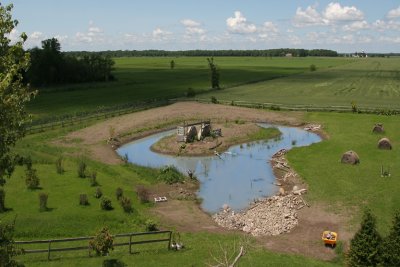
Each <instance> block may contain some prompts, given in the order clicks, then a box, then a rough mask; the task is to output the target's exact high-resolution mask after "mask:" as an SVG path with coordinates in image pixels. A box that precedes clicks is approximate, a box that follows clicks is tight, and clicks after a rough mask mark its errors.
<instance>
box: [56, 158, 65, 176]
mask: <svg viewBox="0 0 400 267" xmlns="http://www.w3.org/2000/svg"><path fill="white" fill-rule="evenodd" d="M56 171H57V173H58V174H63V173H64V171H65V170H64V166H63V158H62V157H61V156H60V157H58V159H57V160H56Z"/></svg>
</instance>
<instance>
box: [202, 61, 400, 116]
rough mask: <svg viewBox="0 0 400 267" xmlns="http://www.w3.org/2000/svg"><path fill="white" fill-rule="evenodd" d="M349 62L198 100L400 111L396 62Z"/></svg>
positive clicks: (399, 71) (399, 67) (398, 64)
mask: <svg viewBox="0 0 400 267" xmlns="http://www.w3.org/2000/svg"><path fill="white" fill-rule="evenodd" d="M310 60H311V59H310ZM342 60H344V59H342ZM348 62H351V64H341V65H336V66H335V65H333V66H332V67H330V68H324V67H323V66H320V64H321V63H322V62H316V63H314V64H315V65H317V71H313V72H311V71H307V72H304V73H301V74H298V75H290V76H287V77H283V78H279V79H274V80H270V81H264V82H258V83H254V84H246V85H242V86H238V87H234V88H228V89H225V90H216V91H213V92H208V93H206V94H204V95H201V96H198V97H199V98H210V97H211V96H214V97H216V98H217V99H218V100H228V101H231V100H242V101H250V102H258V103H262V102H266V103H281V104H292V105H293V104H308V105H316V106H335V105H342V106H351V102H352V101H355V102H356V103H357V105H358V106H362V107H379V108H385V109H391V108H397V109H399V108H400V104H399V103H400V82H399V81H400V59H399V58H389V59H387V58H368V59H357V60H354V59H353V60H351V59H348ZM221 72H222V70H221ZM222 73H223V72H222Z"/></svg>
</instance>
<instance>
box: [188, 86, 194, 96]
mask: <svg viewBox="0 0 400 267" xmlns="http://www.w3.org/2000/svg"><path fill="white" fill-rule="evenodd" d="M186 96H187V97H195V96H196V91H195V90H194V89H193V88H191V87H189V88H188V89H187V91H186Z"/></svg>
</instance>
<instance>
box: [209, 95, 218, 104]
mask: <svg viewBox="0 0 400 267" xmlns="http://www.w3.org/2000/svg"><path fill="white" fill-rule="evenodd" d="M211 103H213V104H218V100H217V98H216V97H215V96H212V97H211Z"/></svg>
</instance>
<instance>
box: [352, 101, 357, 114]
mask: <svg viewBox="0 0 400 267" xmlns="http://www.w3.org/2000/svg"><path fill="white" fill-rule="evenodd" d="M351 111H352V112H353V113H358V107H357V103H356V102H355V101H351Z"/></svg>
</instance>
